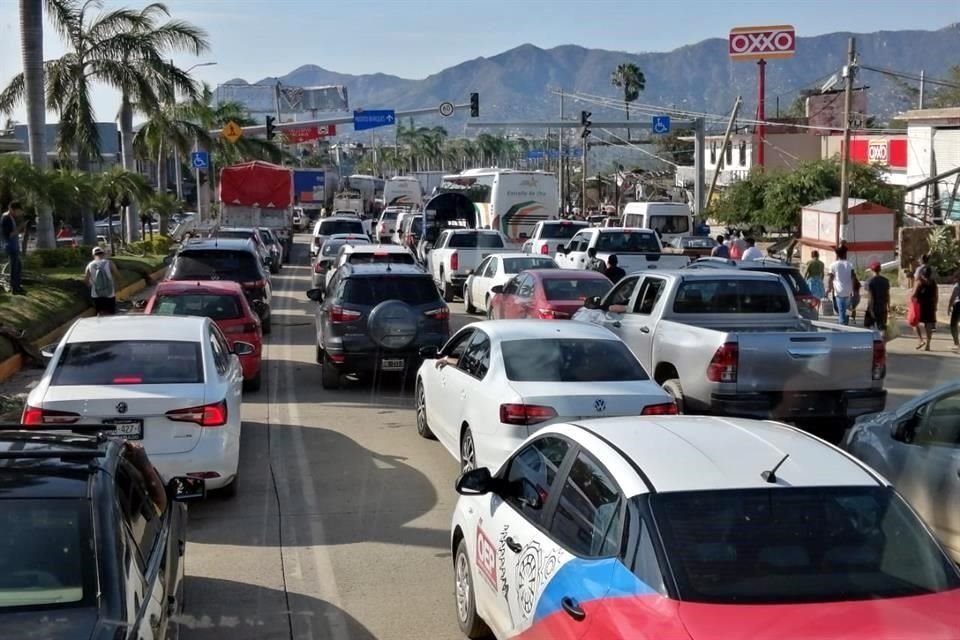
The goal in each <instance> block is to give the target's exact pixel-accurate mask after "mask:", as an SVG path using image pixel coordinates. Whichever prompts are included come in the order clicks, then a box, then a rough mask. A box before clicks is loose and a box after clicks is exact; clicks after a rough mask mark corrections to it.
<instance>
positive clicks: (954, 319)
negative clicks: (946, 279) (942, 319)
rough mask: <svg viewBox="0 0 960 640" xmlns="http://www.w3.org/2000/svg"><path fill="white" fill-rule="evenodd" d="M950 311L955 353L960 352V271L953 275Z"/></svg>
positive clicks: (948, 304) (951, 333) (948, 305)
mask: <svg viewBox="0 0 960 640" xmlns="http://www.w3.org/2000/svg"><path fill="white" fill-rule="evenodd" d="M947 307H948V308H949V309H950V335H951V336H952V337H953V350H954V352H958V351H960V332H958V325H960V271H958V272H957V273H955V274H954V275H953V291H951V292H950V302H948V303H947Z"/></svg>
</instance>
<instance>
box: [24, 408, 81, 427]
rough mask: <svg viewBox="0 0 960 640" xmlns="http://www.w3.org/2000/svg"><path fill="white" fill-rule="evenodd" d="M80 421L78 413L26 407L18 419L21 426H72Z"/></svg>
mask: <svg viewBox="0 0 960 640" xmlns="http://www.w3.org/2000/svg"><path fill="white" fill-rule="evenodd" d="M79 419H80V414H79V413H73V412H71V411H53V410H51V409H39V408H37V407H30V406H27V407H25V408H24V410H23V415H22V416H21V417H20V422H21V424H25V425H30V426H37V425H48V424H50V425H56V424H73V423H74V422H76V421H77V420H79Z"/></svg>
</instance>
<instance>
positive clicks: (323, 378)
mask: <svg viewBox="0 0 960 640" xmlns="http://www.w3.org/2000/svg"><path fill="white" fill-rule="evenodd" d="M320 386H322V387H323V388H324V389H339V388H340V370H339V369H337V366H336V365H335V364H333V362H331V361H330V358H328V357H326V356H324V357H323V362H322V364H321V369H320Z"/></svg>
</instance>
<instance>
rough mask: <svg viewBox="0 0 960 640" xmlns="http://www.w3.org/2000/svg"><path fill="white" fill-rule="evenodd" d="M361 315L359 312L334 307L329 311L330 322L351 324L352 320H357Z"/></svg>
mask: <svg viewBox="0 0 960 640" xmlns="http://www.w3.org/2000/svg"><path fill="white" fill-rule="evenodd" d="M362 315H363V314H362V313H361V312H359V311H354V310H353V309H344V308H343V307H341V306H335V307H332V308H331V309H330V322H353V321H354V320H358V319H359V318H360V316H362Z"/></svg>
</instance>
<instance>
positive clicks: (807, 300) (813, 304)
mask: <svg viewBox="0 0 960 640" xmlns="http://www.w3.org/2000/svg"><path fill="white" fill-rule="evenodd" d="M800 301H801V302H803V303H804V304H805V305H807V306H808V307H810V308H811V309H818V308H819V307H820V300H819V299H818V298H817V296H800Z"/></svg>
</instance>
